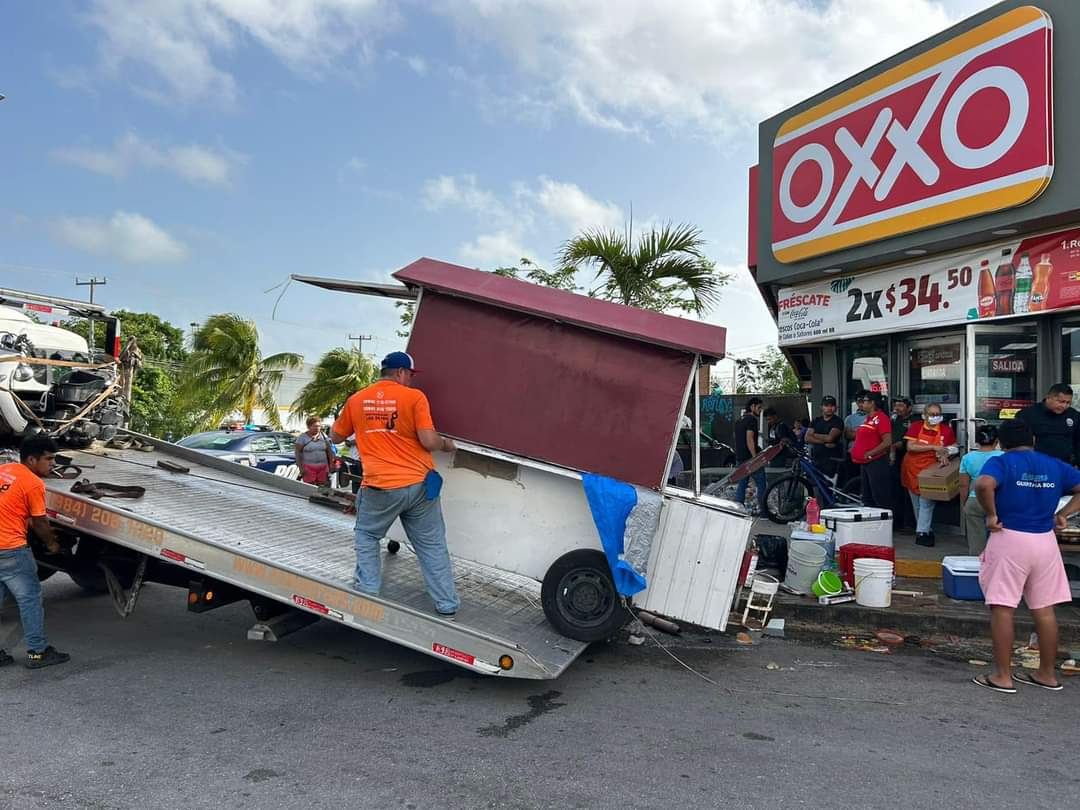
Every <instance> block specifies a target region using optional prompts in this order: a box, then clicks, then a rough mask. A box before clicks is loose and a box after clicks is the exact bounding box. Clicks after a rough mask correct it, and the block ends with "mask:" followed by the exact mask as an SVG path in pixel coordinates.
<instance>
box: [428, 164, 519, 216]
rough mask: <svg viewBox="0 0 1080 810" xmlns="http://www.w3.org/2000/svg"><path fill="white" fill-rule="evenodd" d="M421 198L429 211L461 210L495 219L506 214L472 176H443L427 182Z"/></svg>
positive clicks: (490, 193)
mask: <svg viewBox="0 0 1080 810" xmlns="http://www.w3.org/2000/svg"><path fill="white" fill-rule="evenodd" d="M421 198H422V200H423V203H424V207H425V208H427V209H428V210H430V211H440V210H442V209H445V208H463V209H465V210H466V211H472V212H473V213H476V214H482V215H484V216H497V217H502V216H504V215H505V213H506V212H505V209H504V207H503V205H502V203H500V202H499V200H498V198H497V197H496V196H495V195H494V194H493V193H492V192H490V191H486V190H484V189H482V188H480V187H479V185H478V184H477V182H476V175H474V174H463V175H460V176H458V177H454V176H451V175H446V174H444V175H442V176H441V177H435V178H432V179H431V180H427V181H426V182H425V183H424V187H423V189H422V190H421Z"/></svg>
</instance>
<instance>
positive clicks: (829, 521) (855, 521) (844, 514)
mask: <svg viewBox="0 0 1080 810" xmlns="http://www.w3.org/2000/svg"><path fill="white" fill-rule="evenodd" d="M821 522H822V523H823V524H825V527H826V528H827V529H831V530H832V531H833V534H834V535H835V536H836V550H837V551H839V550H840V548H842V547H843V546H845V545H847V544H848V543H865V544H866V545H868V546H885V547H887V548H892V544H893V539H892V512H891V511H889V510H888V509H877V508H874V507H871V506H846V507H842V508H836V509H822V510H821Z"/></svg>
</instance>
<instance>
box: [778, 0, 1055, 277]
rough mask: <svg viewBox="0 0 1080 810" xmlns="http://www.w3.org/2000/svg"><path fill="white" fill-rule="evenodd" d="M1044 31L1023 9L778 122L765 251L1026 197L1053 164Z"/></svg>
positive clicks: (799, 248)
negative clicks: (769, 236) (769, 237)
mask: <svg viewBox="0 0 1080 810" xmlns="http://www.w3.org/2000/svg"><path fill="white" fill-rule="evenodd" d="M1051 35H1052V27H1051V23H1050V18H1049V17H1048V16H1047V15H1046V14H1045V13H1044V12H1043V11H1041V10H1040V9H1037V8H1034V7H1032V6H1024V7H1021V8H1017V9H1014V10H1012V11H1010V12H1008V13H1006V14H1003V15H1001V16H1000V17H997V18H995V19H993V20H991V21H989V22H987V23H984V24H983V25H980V26H978V27H977V28H975V29H972V30H971V31H968V32H966V33H964V34H961V35H959V36H957V37H956V38H954V39H953V40H950V41H949V42H946V43H944V44H943V45H939V46H937V47H935V48H934V49H932V50H930V51H927V52H925V53H923V54H920V55H919V56H916V57H914V58H912V59H910V60H908V61H907V62H905V63H903V64H901V65H899V66H897V67H895V68H891V69H890V70H887V71H885V72H884V73H882V74H879V75H878V76H875V77H873V78H871V79H868V80H867V81H865V82H863V83H862V84H860V85H858V86H856V87H854V88H851V89H850V90H847V91H845V92H843V93H840V94H839V95H837V96H835V97H834V98H832V99H829V100H827V101H825V102H822V103H821V104H819V105H817V106H816V107H814V108H812V109H810V110H807V111H806V112H803V113H800V114H798V115H796V116H793V117H792V118H791V119H789V120H788V121H786V122H785V123H784V124H783V125H782V126H781V128H780V130H779V132H778V134H777V137H776V141H775V144H774V149H773V170H772V174H773V205H772V208H773V223H772V247H773V253H774V254H775V255H776V257H777V259H779V260H780V261H783V262H792V261H798V260H801V259H806V258H809V257H812V256H817V255H821V254H823V253H829V252H832V251H835V250H840V249H843V248H846V247H851V246H853V245H857V244H862V243H865V242H869V241H875V240H878V239H884V238H887V237H890V236H896V235H898V234H902V233H907V232H910V231H914V230H918V229H921V228H926V227H929V226H932V225H938V224H941V223H944V222H949V221H952V220H956V219H960V218H965V217H970V216H975V215H978V214H981V213H987V212H989V211H994V210H1000V209H1002V208H1007V207H1011V206H1014V205H1020V204H1022V203H1024V202H1028V201H1030V200H1031V199H1033V198H1034V197H1036V196H1037V195H1038V194H1040V193H1041V192H1042V190H1043V189H1044V188H1045V187H1046V185H1047V184H1048V183H1049V180H1050V177H1051V174H1052V173H1053V138H1052V132H1053V126H1052V94H1051V88H1052V82H1051V77H1050V54H1051Z"/></svg>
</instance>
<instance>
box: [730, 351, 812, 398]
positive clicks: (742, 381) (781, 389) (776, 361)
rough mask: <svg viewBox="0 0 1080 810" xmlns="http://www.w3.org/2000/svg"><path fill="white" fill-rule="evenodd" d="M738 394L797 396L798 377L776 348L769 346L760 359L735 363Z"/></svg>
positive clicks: (744, 359)
mask: <svg viewBox="0 0 1080 810" xmlns="http://www.w3.org/2000/svg"><path fill="white" fill-rule="evenodd" d="M735 368H736V374H737V378H738V390H737V393H740V394H774V395H775V394H797V393H799V390H800V387H799V377H798V375H796V374H795V369H793V368H792V367H791V363H789V362H788V359H787V358H786V357H785V356H784V354H783V352H781V351H780V350H779V349H778V348H777V347H775V346H770V347H769V348H768V349H766V350H765V351H764V352H763V353H762V355H761V357H758V358H742V359H739V360H736V361H735Z"/></svg>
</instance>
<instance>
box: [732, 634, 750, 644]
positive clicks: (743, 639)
mask: <svg viewBox="0 0 1080 810" xmlns="http://www.w3.org/2000/svg"><path fill="white" fill-rule="evenodd" d="M735 641H736V642H737V643H739V644H753V643H754V639H752V638H751V637H750V634H749V633H739V634H738V635H736V636H735Z"/></svg>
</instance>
